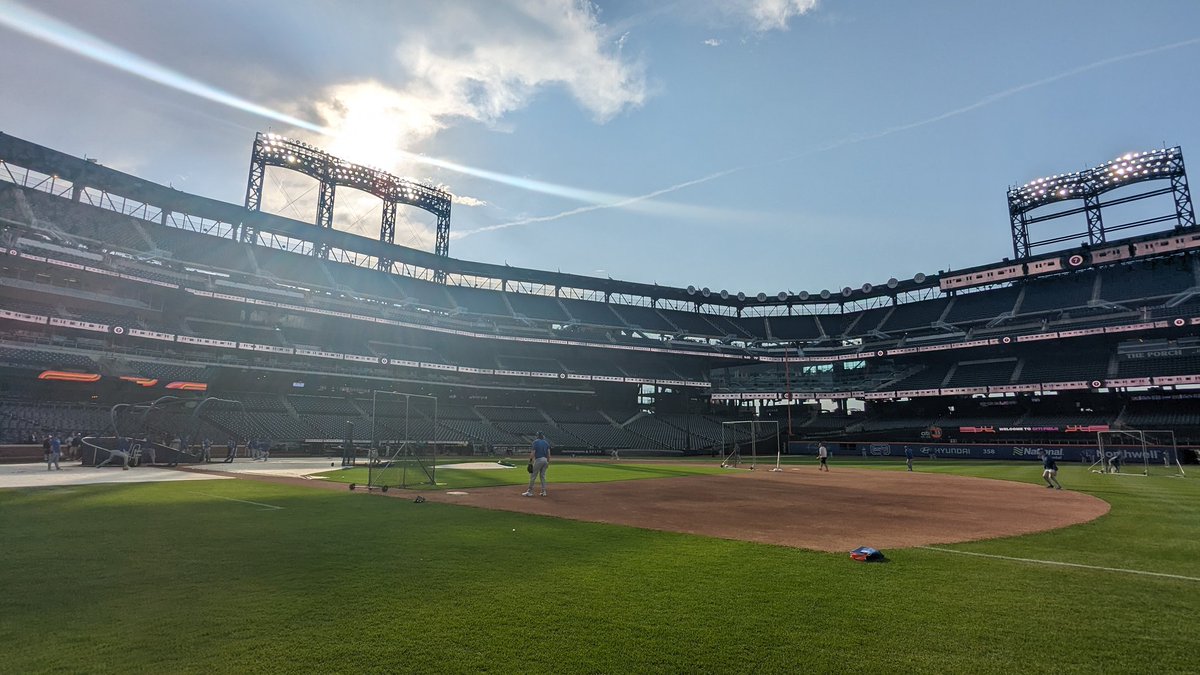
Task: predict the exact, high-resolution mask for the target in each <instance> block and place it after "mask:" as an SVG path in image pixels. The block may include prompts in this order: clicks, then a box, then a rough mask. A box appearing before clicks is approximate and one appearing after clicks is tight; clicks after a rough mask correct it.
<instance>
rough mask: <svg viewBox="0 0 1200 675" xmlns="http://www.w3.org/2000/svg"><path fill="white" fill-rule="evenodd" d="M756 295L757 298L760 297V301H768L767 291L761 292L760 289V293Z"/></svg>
mask: <svg viewBox="0 0 1200 675" xmlns="http://www.w3.org/2000/svg"><path fill="white" fill-rule="evenodd" d="M755 297H756V298H758V301H759V302H766V301H767V294H766V293H763V292H761V291H759V293H758V295H756V296H755Z"/></svg>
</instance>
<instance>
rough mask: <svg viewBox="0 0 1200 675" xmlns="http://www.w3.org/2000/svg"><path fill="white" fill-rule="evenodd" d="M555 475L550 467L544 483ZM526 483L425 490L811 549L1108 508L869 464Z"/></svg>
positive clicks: (1001, 530) (1000, 529)
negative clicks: (538, 491) (536, 491)
mask: <svg viewBox="0 0 1200 675" xmlns="http://www.w3.org/2000/svg"><path fill="white" fill-rule="evenodd" d="M553 472H554V467H553V465H552V466H551V467H550V472H549V477H550V478H551V479H552V478H553ZM522 490H523V488H522V487H516V486H508V487H490V488H475V489H471V490H468V491H466V492H467V493H466V494H448V493H445V492H432V493H425V494H426V497H427V498H428V499H429V500H430V501H438V502H445V503H450V504H462V505H468V506H477V507H481V508H488V509H500V510H504V511H518V512H521V513H533V514H538V515H545V516H555V517H559V518H569V519H572V520H584V521H592V522H599V523H612V524H619V525H630V526H633V527H642V528H648V529H653V530H664V531H669V532H686V533H689V534H699V535H704V536H709V537H720V538H723V539H739V540H744V541H756V542H761V543H765V544H778V545H782V546H793V547H798V548H807V549H815V550H819V551H848V550H850V549H852V548H855V547H857V546H873V547H875V548H883V549H886V548H906V547H911V546H928V545H933V544H950V543H955V542H963V541H974V540H979V539H992V538H995V537H1006V536H1013V535H1019V534H1028V533H1031V532H1041V531H1045V530H1052V529H1057V528H1061V527H1066V526H1068V525H1075V524H1077V523H1083V522H1087V521H1089V520H1094V519H1096V518H1099V517H1100V516H1102V515H1104V514H1106V513H1108V510H1109V505H1108V503H1107V502H1105V501H1103V500H1101V499H1097V498H1096V497H1092V496H1090V495H1086V494H1083V493H1080V492H1071V491H1068V490H1048V489H1046V488H1044V487H1042V486H1038V485H1031V484H1027V483H1016V482H1012V481H1002V480H990V479H985V478H969V477H963V476H949V475H945V474H923V473H919V472H911V473H910V472H905V471H872V470H867V469H842V470H834V471H830V472H827V473H823V472H818V471H817V470H816V469H815V468H807V467H806V468H794V467H793V468H789V469H787V470H785V471H782V472H769V471H753V472H751V471H731V472H730V473H729V474H727V475H720V476H688V477H680V478H663V479H651V480H635V481H623V482H611V483H569V484H559V485H556V484H554V483H553V482H551V484H550V486H549V493H550V494H549V496H547V497H523V496H521V492H522ZM459 492H460V493H461V492H462V491H459Z"/></svg>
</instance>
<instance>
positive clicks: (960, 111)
mask: <svg viewBox="0 0 1200 675" xmlns="http://www.w3.org/2000/svg"><path fill="white" fill-rule="evenodd" d="M1197 43H1200V37H1196V38H1191V39H1190V40H1184V41H1182V42H1172V43H1170V44H1166V45H1160V46H1158V47H1151V48H1149V49H1143V50H1140V51H1136V52H1130V53H1128V54H1120V55H1118V56H1110V57H1108V58H1106V59H1101V60H1099V61H1095V62H1093V63H1089V64H1086V65H1082V66H1077V67H1075V68H1071V69H1070V70H1064V71H1063V72H1061V73H1058V74H1056V75H1050V76H1048V77H1043V78H1041V79H1039V80H1034V81H1032V82H1026V83H1025V84H1021V85H1017V86H1015V87H1011V88H1009V89H1005V90H1004V91H999V92H996V93H994V94H988V95H987V96H984V97H983V98H981V99H979V100H978V101H975V102H974V103H971V104H969V105H965V106H962V107H961V108H954V109H953V110H947V111H946V112H943V113H940V114H938V115H934V116H933V117H928V118H926V119H923V120H918V121H916V122H909V123H908V124H901V125H898V126H894V127H888V128H886V129H882V130H880V131H875V132H871V133H864V134H857V135H854V136H847V137H845V138H842V139H839V140H836V141H831V142H830V143H826V144H825V145H822V146H819V147H816V148H813V149H811V150H806V151H804V152H800V153H796V154H793V155H786V156H784V157H779V158H777V159H772V160H768V161H765V162H758V163H756V164H746V165H743V166H736V167H733V168H731V169H725V170H724V171H718V172H716V173H711V174H709V175H707V176H702V177H700V178H694V179H692V180H687V181H684V182H682V183H676V184H674V185H670V186H667V187H665V188H661V189H658V190H655V191H653V192H649V193H646V194H644V195H639V196H636V197H626V198H625V199H624V200H621V201H613V202H610V203H607V204H594V205H591V206H583V207H579V208H575V209H569V210H567V211H562V212H560V213H555V214H551V215H546V216H531V217H527V218H518V219H517V220H513V221H509V222H506V223H498V224H496V225H488V226H486V227H481V228H478V229H474V230H468V231H466V232H459V233H458V234H457V237H459V238H462V237H468V236H471V235H473V234H477V233H480V232H492V231H495V230H504V229H507V228H510V227H516V226H518V225H527V224H529V223H545V222H549V221H552V220H559V219H562V218H567V217H570V216H574V215H578V214H580V213H586V212H588V211H597V210H600V209H609V208H616V207H619V206H623V205H625V204H629V203H635V202H637V201H639V200H643V199H652V198H654V197H658V196H661V195H665V194H670V193H672V192H676V191H678V190H682V189H684V188H688V187H691V186H693V185H699V184H701V183H707V182H709V181H713V180H717V179H718V178H723V177H725V176H728V175H730V174H734V173H740V172H742V171H748V170H751V169H759V168H762V167H765V166H773V165H775V164H782V163H784V162H791V161H794V160H797V159H803V158H804V157H810V156H812V155H818V154H821V153H824V152H829V151H830V150H835V149H837V148H843V147H845V146H847V145H855V144H857V143H864V142H866V141H873V140H877V139H880V138H884V137H886V136H891V135H893V134H898V133H900V132H903V131H909V130H910V129H916V128H918V127H923V126H926V125H929V124H934V123H935V122H941V121H942V120H946V119H949V118H951V117H957V116H959V115H964V114H966V113H969V112H971V111H973V110H978V109H979V108H983V107H985V106H989V105H991V104H993V103H995V102H997V101H1001V100H1003V99H1006V98H1009V97H1011V96H1016V95H1017V94H1020V93H1021V92H1024V91H1028V90H1030V89H1035V88H1037V87H1042V86H1045V85H1047V84H1051V83H1054V82H1058V81H1059V80H1064V79H1067V78H1069V77H1074V76H1076V75H1079V74H1081V73H1086V72H1088V71H1090V70H1096V69H1097V68H1103V67H1105V66H1110V65H1112V64H1114V63H1120V62H1122V61H1129V60H1132V59H1137V58H1141V57H1143V56H1150V55H1151V54H1158V53H1161V52H1165V51H1170V50H1172V49H1180V48H1182V47H1188V46H1191V45H1194V44H1197Z"/></svg>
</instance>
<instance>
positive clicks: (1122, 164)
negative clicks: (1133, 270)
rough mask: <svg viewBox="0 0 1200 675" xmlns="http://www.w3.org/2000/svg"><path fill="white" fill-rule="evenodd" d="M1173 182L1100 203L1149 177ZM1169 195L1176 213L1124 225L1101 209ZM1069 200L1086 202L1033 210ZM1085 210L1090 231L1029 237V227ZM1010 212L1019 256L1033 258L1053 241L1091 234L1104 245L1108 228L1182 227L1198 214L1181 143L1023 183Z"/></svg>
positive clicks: (1012, 195)
mask: <svg viewBox="0 0 1200 675" xmlns="http://www.w3.org/2000/svg"><path fill="white" fill-rule="evenodd" d="M1160 180H1165V181H1168V183H1169V184H1168V185H1167V186H1166V187H1148V188H1147V189H1145V190H1142V191H1141V192H1138V193H1136V194H1131V195H1126V196H1123V197H1117V198H1116V199H1112V200H1111V201H1108V202H1107V203H1103V204H1102V203H1101V201H1100V197H1101V195H1103V194H1105V193H1106V192H1109V191H1111V190H1116V189H1118V188H1122V187H1126V186H1129V185H1134V184H1137V183H1143V182H1147V181H1160ZM1168 193H1169V194H1170V195H1171V197H1172V199H1173V200H1174V202H1175V212H1174V213H1172V214H1168V215H1160V216H1154V217H1150V218H1143V219H1141V220H1135V221H1133V222H1129V223H1123V224H1120V225H1105V223H1104V218H1103V215H1102V209H1103V207H1105V206H1116V205H1118V204H1128V203H1131V202H1136V201H1140V200H1142V199H1148V198H1150V197H1157V196H1159V195H1165V194H1168ZM1064 201H1082V202H1083V205H1082V206H1080V207H1078V208H1073V209H1066V210H1063V211H1058V212H1055V213H1050V214H1047V215H1042V216H1035V217H1031V216H1030V212H1032V211H1035V210H1037V209H1039V208H1041V207H1043V206H1047V205H1050V204H1056V203H1058V202H1064ZM1079 213H1083V214H1084V215H1085V217H1086V218H1087V231H1086V232H1077V233H1072V234H1066V235H1062V236H1057V237H1053V238H1050V239H1045V240H1042V241H1030V240H1029V226H1030V225H1035V224H1037V223H1043V222H1046V221H1049V220H1055V219H1057V218H1063V217H1066V216H1072V215H1077V214H1079ZM1008 216H1009V221H1010V224H1011V227H1012V239H1013V255H1015V256H1016V257H1017V258H1018V259H1020V258H1026V257H1028V256H1029V255H1030V254H1031V253H1032V252H1033V249H1035V248H1037V247H1039V246H1046V245H1049V244H1058V243H1062V242H1066V241H1071V240H1074V239H1076V238H1078V237H1083V236H1085V235H1086V236H1087V239H1088V243H1089V244H1101V243H1104V241H1105V239H1106V238H1107V235H1108V233H1109V232H1117V231H1120V230H1128V229H1131V228H1136V227H1144V226H1148V225H1155V224H1159V223H1165V222H1170V221H1174V222H1175V226H1176V227H1179V228H1185V227H1195V226H1196V213H1195V211H1194V210H1193V209H1192V196H1191V193H1190V192H1189V190H1188V183H1187V172H1186V170H1185V167H1184V164H1183V151H1182V150H1181V149H1180V148H1179V147H1178V146H1176V147H1173V148H1163V149H1161V150H1151V151H1148V152H1131V153H1128V154H1126V155H1122V156H1121V157H1118V158H1116V159H1114V160H1112V161H1110V162H1106V163H1104V164H1101V165H1100V166H1096V167H1092V168H1090V169H1085V170H1083V171H1079V172H1077V173H1067V174H1059V175H1055V176H1048V177H1046V178H1038V179H1037V180H1032V181H1030V182H1028V183H1026V184H1024V185H1022V186H1020V187H1011V188H1009V189H1008Z"/></svg>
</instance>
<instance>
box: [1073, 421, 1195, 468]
mask: <svg viewBox="0 0 1200 675" xmlns="http://www.w3.org/2000/svg"><path fill="white" fill-rule="evenodd" d="M1096 445H1097V446H1098V448H1099V452H1098V453H1097V456H1096V457H1095V461H1093V462H1092V467H1091V468H1092V471H1093V472H1095V473H1111V474H1124V475H1135V476H1138V475H1140V476H1183V475H1184V473H1183V464H1182V463H1181V462H1180V459H1179V447H1178V446H1177V445H1176V444H1175V432H1174V431H1166V430H1157V429H1154V430H1150V429H1122V430H1120V431H1100V432H1097V433H1096Z"/></svg>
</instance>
